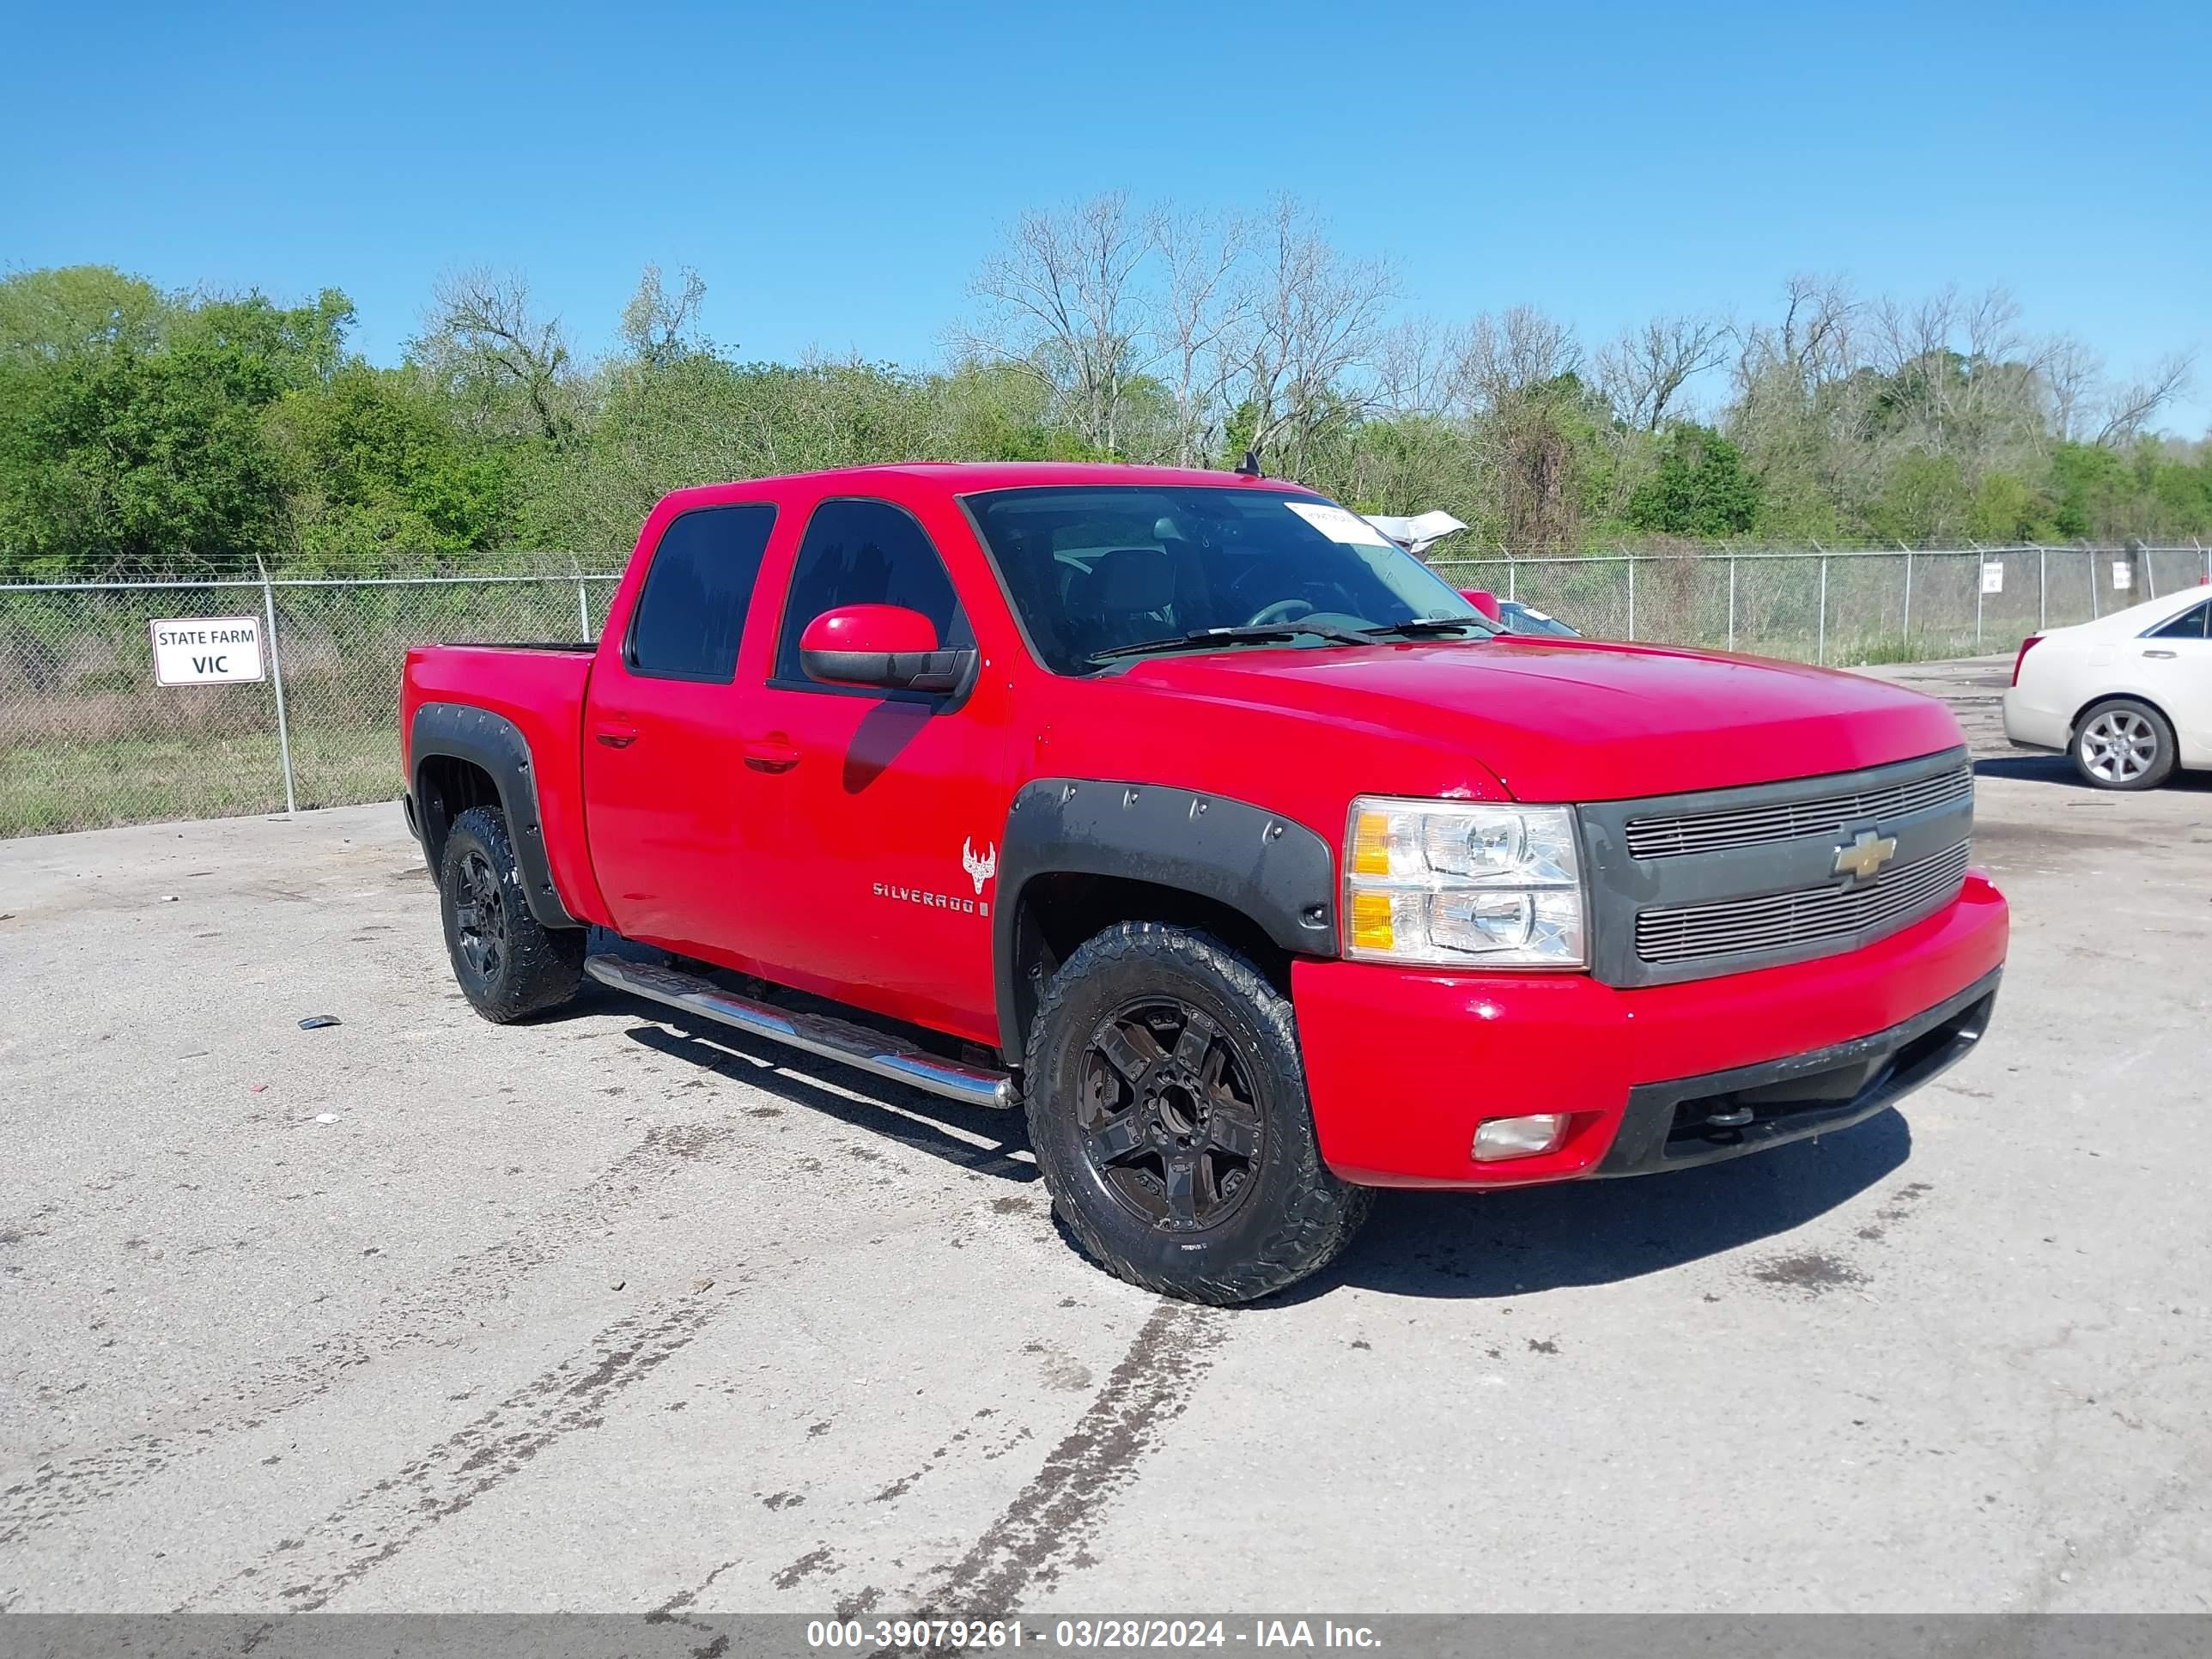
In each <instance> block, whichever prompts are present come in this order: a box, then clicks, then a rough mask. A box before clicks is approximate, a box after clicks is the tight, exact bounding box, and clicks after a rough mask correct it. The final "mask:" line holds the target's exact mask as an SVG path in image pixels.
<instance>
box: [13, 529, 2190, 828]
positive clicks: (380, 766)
mask: <svg viewBox="0 0 2212 1659" xmlns="http://www.w3.org/2000/svg"><path fill="white" fill-rule="evenodd" d="M1435 566H1436V568H1437V570H1438V571H1439V572H1440V573H1441V574H1443V575H1444V576H1446V577H1447V578H1448V579H1449V580H1451V582H1452V583H1453V584H1454V585H1455V586H1460V587H1486V588H1489V589H1490V590H1492V592H1496V593H1497V594H1498V595H1499V596H1500V597H1501V598H1506V599H1515V600H1517V601H1518V602H1520V603H1521V604H1523V605H1531V606H1533V607H1534V608H1535V609H1537V610H1540V611H1547V612H1548V613H1550V614H1552V615H1553V616H1556V617H1559V618H1560V619H1561V620H1563V621H1565V622H1566V623H1570V624H1571V625H1572V626H1573V627H1575V628H1576V629H1579V630H1580V631H1581V632H1583V633H1584V634H1587V635H1593V636H1596V637H1601V638H1613V639H1632V640H1650V641H1666V642H1668V643H1673V644H1681V645H1701V646H1712V647H1725V648H1732V649H1735V650H1737V651H1743V652H1750V653H1757V654H1759V655H1765V656H1775V657H1786V658H1791V659H1797V660H1800V661H1804V662H1824V663H1832V664H1843V665H1848V664H1854V663H1864V662H1894V661H1911V660H1915V659H1923V658H1937V657H1953V656H1961V655H1966V654H1971V653H1978V652H1981V651H2008V650H2010V649H2011V648H2012V647H2013V646H2014V645H2015V643H2016V642H2017V641H2019V640H2020V638H2021V636H2022V635H2027V634H2029V633H2033V631H2034V630H2035V629H2038V628H2039V627H2045V626H2050V627H2056V626H2058V625H2061V624H2063V623H2075V622H2082V621H2086V620H2087V619H2088V618H2090V617H2093V616H2097V615H2100V614H2102V613H2104V612H2106V611H2112V610H2115V609H2118V608H2120V607H2123V606H2125V605H2133V604H2136V603H2137V602H2139V601H2141V600H2142V599H2147V598H2149V597H2152V596H2153V595H2154V594H2159V593H2166V592H2172V590H2173V589H2175V588H2177V587H2180V586H2191V585H2194V584H2196V583H2197V582H2199V581H2201V580H2205V579H2206V578H2208V577H2212V555H2209V554H2208V553H2207V550H2205V549H2203V547H2201V546H2191V547H2187V548H2177V547H2165V548H2133V549H2115V548H2082V547H2072V548H2056V547H2051V548H2042V547H2008V548H1990V549H1984V548H1970V549H1966V550H1960V549H1955V548H1947V549H1916V550H1911V551H1906V550H1903V549H1899V550H1894V551H1883V550H1874V551H1864V550H1862V551H1850V552H1844V551H1824V550H1818V549H1814V550H1787V551H1776V550H1750V549H1743V550H1734V549H1721V550H1702V551H1699V552H1694V553H1663V554H1662V553H1634V552H1629V551H1626V550H1624V551H1622V552H1620V553H1615V554H1584V555H1577V556H1570V557H1553V556H1538V557H1525V558H1524V557H1516V556H1513V555H1511V554H1510V553H1506V552H1503V551H1501V552H1500V554H1499V556H1498V557H1496V558H1480V559H1476V558H1462V559H1444V558H1438V559H1437V560H1436V561H1435ZM1992 571H1996V572H1997V573H2000V574H1996V575H1994V576H1992V575H1991V574H1990V572H1992ZM618 574H619V573H618V572H617V570H616V569H615V568H614V567H613V565H612V564H611V562H610V563H602V564H598V565H595V566H594V568H592V569H591V570H589V571H585V570H576V571H574V573H572V574H565V575H555V574H535V573H525V574H507V573H501V574H465V575H444V576H365V577H343V578H341V577H327V578H316V579H302V578H281V577H280V578H277V579H275V580H264V579H262V578H260V577H258V576H254V577H247V576H238V575H209V576H207V577H204V578H201V579H194V580H185V579H178V580H134V581H118V582H106V583H45V584H17V585H13V586H9V585H0V836H22V835H36V834H40V833H44V832H50V831H54V830H63V829H92V828H98V827H100V826H104V825H108V824H118V823H146V822H153V821H158V820H161V819H170V818H198V817H230V816H236V815H240V814H246V813H260V812H277V811H286V810H288V809H290V808H293V807H308V806H334V805H345V804H348V803H352V802H358V801H373V800H384V799H391V798H392V797H393V796H395V795H396V794H397V793H398V790H399V787H400V778H399V758H398V757H399V749H398V715H399V673H400V668H401V665H402V662H403V659H404V657H405V654H406V651H407V647H410V646H411V645H418V644H422V643H424V642H426V641H434V640H477V641H487V642H502V643H516V642H521V641H532V640H591V639H593V638H596V637H597V635H598V633H599V627H600V624H601V623H603V622H604V621H605V616H606V607H607V605H608V602H609V600H610V599H611V598H612V596H613V593H614V589H615V584H616V582H617V579H618ZM245 616H252V617H256V618H257V619H258V620H259V621H260V622H261V623H262V628H263V632H264V635H266V638H265V641H264V653H263V665H264V673H265V675H266V678H264V679H263V680H262V681H260V682H258V683H256V684H234V685H189V686H162V685H158V684H155V671H154V650H153V643H152V634H151V626H150V625H151V624H152V623H154V622H155V621H157V620H166V619H172V618H190V617H245Z"/></svg>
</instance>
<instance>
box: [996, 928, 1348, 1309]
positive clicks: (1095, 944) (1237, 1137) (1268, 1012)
mask: <svg viewBox="0 0 2212 1659" xmlns="http://www.w3.org/2000/svg"><path fill="white" fill-rule="evenodd" d="M1025 1060H1026V1065H1025V1072H1026V1079H1027V1082H1026V1089H1025V1093H1026V1096H1027V1100H1028V1111H1029V1127H1030V1149H1031V1151H1032V1152H1035V1154H1036V1160H1037V1165H1038V1168H1039V1169H1040V1170H1042V1172H1043V1176H1044V1182H1045V1187H1046V1189H1047V1190H1048V1192H1050V1193H1051V1194H1052V1196H1053V1200H1054V1203H1055V1205H1056V1206H1058V1207H1059V1209H1060V1214H1061V1217H1062V1218H1063V1219H1064V1220H1065V1221H1066V1225H1067V1227H1068V1231H1071V1232H1073V1234H1074V1235H1075V1237H1076V1238H1077V1239H1078V1240H1079V1242H1080V1243H1082V1245H1083V1247H1084V1248H1085V1249H1086V1250H1088V1251H1089V1252H1090V1253H1091V1255H1092V1256H1094V1257H1095V1258H1097V1261H1099V1262H1100V1263H1101V1264H1102V1265H1103V1266H1104V1267H1106V1268H1107V1269H1108V1271H1109V1272H1111V1273H1115V1275H1117V1276H1118V1277H1120V1278H1122V1279H1127V1280H1129V1281H1130V1282H1131V1283H1132V1284H1135V1285H1143V1286H1144V1287H1145V1288H1146V1289H1147V1290H1152V1291H1159V1292H1161V1293H1163V1294H1164V1295H1168V1296H1176V1297H1183V1298H1185V1299H1187V1300H1189V1301H1194V1302H1209V1303H1215V1304H1232V1303H1238V1302H1249V1301H1250V1300H1251V1299H1253V1298H1254V1297H1260V1296H1265V1295H1266V1294H1267V1292H1269V1291H1277V1290H1281V1289H1282V1288H1284V1287H1285V1285H1291V1284H1295V1283H1296V1282H1297V1280H1299V1279H1304V1277H1306V1275H1308V1274H1309V1273H1314V1272H1316V1270H1318V1269H1319V1268H1321V1267H1323V1266H1325V1265H1327V1263H1328V1261H1331V1260H1332V1259H1333V1258H1334V1256H1335V1255H1337V1253H1338V1252H1339V1251H1340V1250H1342V1249H1344V1247H1345V1245H1346V1244H1347V1243H1350V1242H1351V1239H1352V1234H1353V1233H1354V1232H1355V1231H1358V1226H1359V1224H1360V1223H1361V1222H1362V1221H1364V1219H1365V1218H1366V1216H1367V1212H1368V1210H1369V1208H1370V1206H1371V1204H1372V1201H1373V1198H1374V1194H1372V1192H1371V1191H1370V1190H1369V1189H1368V1188H1364V1187H1355V1186H1353V1185H1352V1184H1351V1183H1349V1182H1344V1181H1340V1180H1339V1179H1338V1178H1337V1177H1336V1176H1334V1175H1333V1174H1331V1173H1330V1171H1329V1170H1328V1166H1327V1165H1326V1164H1323V1163H1322V1158H1321V1147H1320V1143H1319V1140H1318V1139H1317V1137H1316V1134H1315V1132H1314V1123H1313V1113H1312V1111H1311V1109H1310V1107H1309V1106H1308V1104H1307V1101H1306V1090H1305V1074H1304V1065H1303V1063H1302V1062H1301V1060H1300V1058H1299V1054H1298V1042H1297V1025H1296V1024H1295V1022H1294V1020H1293V1018H1292V1016H1291V1004H1290V1000H1289V999H1288V998H1286V997H1285V996H1284V995H1283V994H1282V993H1281V992H1279V991H1278V990H1277V989H1276V988H1275V987H1273V985H1271V984H1270V983H1269V982H1268V981H1267V978H1266V976H1265V975H1262V974H1261V972H1260V970H1259V969H1257V968H1255V967H1254V966H1253V965H1252V963H1249V961H1247V960H1246V959H1245V958H1244V957H1242V956H1240V955H1238V954H1237V952H1236V951H1231V950H1230V949H1229V948H1228V947H1227V946H1226V945H1222V944H1221V943H1220V942H1219V941H1218V940H1216V939H1212V938H1209V937H1208V936H1207V935H1206V934H1204V933H1194V932H1191V931H1189V930H1187V929H1184V928H1179V927H1164V926H1162V925H1160V924H1158V923H1155V922H1125V923H1123V924H1121V926H1119V927H1111V928H1109V929H1108V930H1107V931H1106V932H1104V933H1101V934H1099V935H1098V936H1097V938H1095V939H1091V940H1090V941H1089V942H1088V943H1087V944H1085V945H1083V946H1082V947H1081V948H1080V949H1079V950H1078V951H1076V952H1075V954H1074V955H1073V956H1072V957H1069V958H1068V960H1067V962H1066V965H1065V966H1063V967H1062V968H1061V969H1060V972H1059V973H1058V974H1056V975H1054V977H1053V981H1052V984H1051V986H1050V987H1048V989H1047V991H1046V993H1045V996H1044V1000H1043V1001H1042V1004H1041V1006H1039V1007H1038V1009H1037V1015H1036V1024H1035V1025H1034V1026H1033V1027H1032V1028H1031V1030H1030V1042H1029V1052H1028V1054H1027V1055H1026V1056H1025Z"/></svg>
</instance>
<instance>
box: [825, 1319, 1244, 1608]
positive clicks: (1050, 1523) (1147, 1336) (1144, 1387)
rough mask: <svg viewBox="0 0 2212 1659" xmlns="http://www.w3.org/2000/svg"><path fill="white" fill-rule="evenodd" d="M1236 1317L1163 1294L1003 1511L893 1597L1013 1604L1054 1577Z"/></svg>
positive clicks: (1175, 1411)
mask: <svg viewBox="0 0 2212 1659" xmlns="http://www.w3.org/2000/svg"><path fill="white" fill-rule="evenodd" d="M1234 1318H1235V1316H1234V1315H1233V1314H1228V1313H1224V1312H1223V1311H1221V1310H1219V1309H1216V1308H1206V1307H1200V1306H1198V1305H1196V1304H1192V1303H1188V1302H1168V1301H1163V1302H1161V1303H1160V1304H1158V1306H1156V1307H1155V1308H1154V1309H1153V1310H1152V1314H1151V1316H1150V1317H1148V1318H1147V1319H1146V1321H1145V1323H1144V1325H1143V1327H1142V1328H1140V1329H1139V1331H1138V1333H1137V1334H1136V1338H1135V1340H1133V1341H1132V1342H1131V1343H1130V1344H1129V1348H1128V1352H1127V1353H1125V1354H1124V1355H1122V1357H1121V1363H1120V1364H1117V1365H1115V1367H1114V1370H1113V1371H1112V1372H1111V1373H1110V1374H1109V1376H1108V1377H1107V1379H1106V1381H1105V1383H1103V1385H1102V1386H1101V1387H1100V1389H1099V1390H1098V1392H1097V1395H1096V1396H1095V1397H1094V1398H1093V1399H1092V1400H1091V1404H1090V1406H1089V1407H1087V1408H1086V1409H1085V1412H1084V1413H1083V1415H1082V1416H1081V1417H1080V1418H1079V1419H1077V1420H1076V1424H1075V1426H1074V1427H1073V1429H1071V1430H1069V1431H1068V1432H1067V1434H1066V1436H1065V1437H1063V1438H1062V1439H1061V1440H1060V1443H1059V1444H1058V1445H1056V1446H1054V1448H1053V1449H1052V1450H1051V1451H1050V1452H1049V1453H1048V1454H1047V1455H1046V1457H1045V1460H1044V1463H1043V1466H1042V1468H1039V1469H1038V1471H1037V1472H1036V1474H1035V1475H1034V1476H1033V1477H1032V1478H1031V1479H1030V1482H1029V1484H1028V1485H1027V1486H1024V1487H1023V1488H1022V1490H1021V1491H1020V1492H1017V1493H1016V1494H1015V1495H1014V1498H1013V1500H1012V1502H1011V1503H1009V1504H1007V1505H1006V1509H1005V1510H1002V1511H1001V1512H1000V1515H999V1517H998V1519H996V1520H995V1521H994V1522H992V1523H991V1524H990V1525H989V1526H988V1527H987V1528H984V1530H983V1533H982V1535H981V1537H979V1538H978V1539H977V1540H976V1541H975V1544H974V1545H973V1546H972V1547H970V1548H969V1551H968V1552H967V1553H966V1554H964V1555H963V1556H962V1557H961V1558H960V1559H958V1560H957V1561H955V1562H953V1563H952V1564H951V1565H950V1566H947V1567H945V1568H944V1569H942V1570H941V1571H939V1572H938V1573H937V1574H935V1575H934V1577H933V1580H932V1581H931V1582H928V1583H925V1584H924V1585H923V1586H922V1587H921V1589H918V1590H916V1591H915V1592H914V1593H913V1594H911V1595H902V1596H899V1597H895V1598H892V1600H891V1603H890V1604H891V1605H895V1606H900V1607H914V1608H916V1609H922V1608H935V1609H937V1610H939V1612H941V1613H944V1614H945V1615H946V1616H948V1617H951V1616H955V1615H957V1614H959V1613H964V1612H966V1611H968V1610H969V1609H980V1608H985V1607H988V1608H992V1609H995V1610H997V1611H998V1612H1001V1613H1011V1612H1012V1611H1014V1610H1015V1609H1016V1608H1017V1607H1019V1606H1020V1605H1021V1598H1022V1597H1023V1595H1024V1593H1025V1592H1027V1591H1028V1590H1030V1589H1032V1588H1033V1587H1034V1588H1038V1589H1044V1588H1049V1587H1050V1586H1051V1585H1053V1584H1054V1583H1056V1582H1058V1579H1059V1577H1060V1568H1061V1565H1062V1564H1063V1563H1064V1562H1067V1561H1070V1560H1071V1559H1073V1558H1076V1557H1078V1556H1079V1555H1080V1553H1081V1552H1082V1549H1083V1547H1084V1546H1085V1544H1086V1543H1087V1542H1089V1541H1090V1540H1091V1538H1092V1537H1093V1536H1095V1535H1096V1534H1097V1530H1098V1526H1099V1523H1100V1522H1102V1521H1103V1519H1104V1515H1105V1510H1106V1508H1107V1506H1108V1505H1109V1504H1110V1503H1112V1501H1113V1500H1114V1498H1115V1497H1117V1496H1118V1495H1119V1494H1120V1493H1121V1492H1122V1491H1123V1490H1124V1489H1125V1488H1127V1486H1129V1485H1130V1484H1131V1483H1132V1482H1133V1481H1134V1480H1135V1479H1136V1478H1137V1475H1138V1474H1139V1472H1140V1470H1141V1468H1142V1466H1143V1458H1144V1454H1145V1452H1146V1449H1148V1448H1149V1447H1150V1446H1151V1444H1152V1441H1153V1438H1154V1437H1155V1436H1157V1434H1158V1431H1160V1430H1161V1429H1162V1428H1163V1427H1164V1425H1167V1424H1169V1423H1171V1422H1173V1421H1174V1420H1175V1419H1176V1418H1178V1417H1180V1416H1182V1413H1183V1412H1184V1410H1185V1409H1186V1408H1187V1407H1188V1406H1189V1404H1190V1400H1191V1396H1192V1395H1193V1394H1194V1392H1195V1391H1196V1389H1197V1388H1198V1385H1199V1384H1200V1382H1202V1381H1203V1380H1204V1379H1205V1377H1206V1373H1207V1372H1208V1371H1209V1370H1212V1365H1213V1359H1214V1354H1215V1352H1216V1351H1217V1350H1218V1348H1219V1347H1220V1346H1221V1344H1222V1343H1223V1341H1224V1340H1226V1338H1227V1337H1228V1334H1229V1328H1230V1325H1231V1322H1232V1321H1233V1320H1234ZM871 1595H872V1592H870V1591H866V1590H863V1591H861V1592H860V1597H862V1598H866V1597H869V1596H871ZM849 1599H854V1598H848V1600H849ZM869 1604H870V1605H872V1604H873V1603H872V1601H871V1602H870V1603H869Z"/></svg>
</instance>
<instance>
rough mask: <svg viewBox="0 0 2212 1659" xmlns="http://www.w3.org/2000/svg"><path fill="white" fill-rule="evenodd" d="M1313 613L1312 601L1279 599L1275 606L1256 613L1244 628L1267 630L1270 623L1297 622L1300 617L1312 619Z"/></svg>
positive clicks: (1265, 606)
mask: <svg viewBox="0 0 2212 1659" xmlns="http://www.w3.org/2000/svg"><path fill="white" fill-rule="evenodd" d="M1313 613H1314V606H1313V601H1312V600H1310V599H1277V600H1276V601H1275V602H1274V603H1273V605H1262V606H1261V607H1260V609H1259V610H1257V611H1254V612H1253V613H1252V618H1251V620H1250V621H1249V622H1247V623H1245V624H1244V626H1245V627H1247V628H1265V627H1266V626H1267V625H1268V624H1269V623H1287V622H1295V621H1297V618H1299V617H1310V616H1311V615H1313Z"/></svg>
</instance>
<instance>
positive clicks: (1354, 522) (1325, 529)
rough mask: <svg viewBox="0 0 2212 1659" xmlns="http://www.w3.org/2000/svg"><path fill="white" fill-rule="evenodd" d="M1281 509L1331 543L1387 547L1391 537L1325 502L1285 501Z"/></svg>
mask: <svg viewBox="0 0 2212 1659" xmlns="http://www.w3.org/2000/svg"><path fill="white" fill-rule="evenodd" d="M1283 505H1284V506H1285V507H1289V508H1290V509H1291V512H1293V513H1297V515H1298V517H1300V518H1301V519H1304V520H1305V521H1306V522H1307V523H1308V524H1310V525H1311V526H1313V527H1314V528H1315V529H1316V530H1318V531H1320V532H1321V533H1322V535H1324V536H1326V537H1328V538H1329V540H1331V541H1333V542H1342V543H1344V544H1346V545H1347V546H1350V547H1389V546H1390V545H1392V543H1391V540H1390V538H1389V537H1388V536H1386V535H1384V534H1383V532H1381V531H1379V530H1377V529H1376V527H1375V526H1373V525H1371V524H1370V523H1368V522H1367V520H1364V519H1363V518H1361V517H1360V516H1359V515H1358V513H1353V512H1350V511H1348V510H1347V509H1346V508H1344V507H1336V506H1333V505H1332V504H1330V503H1329V502H1328V501H1285V502H1284V503H1283Z"/></svg>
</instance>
